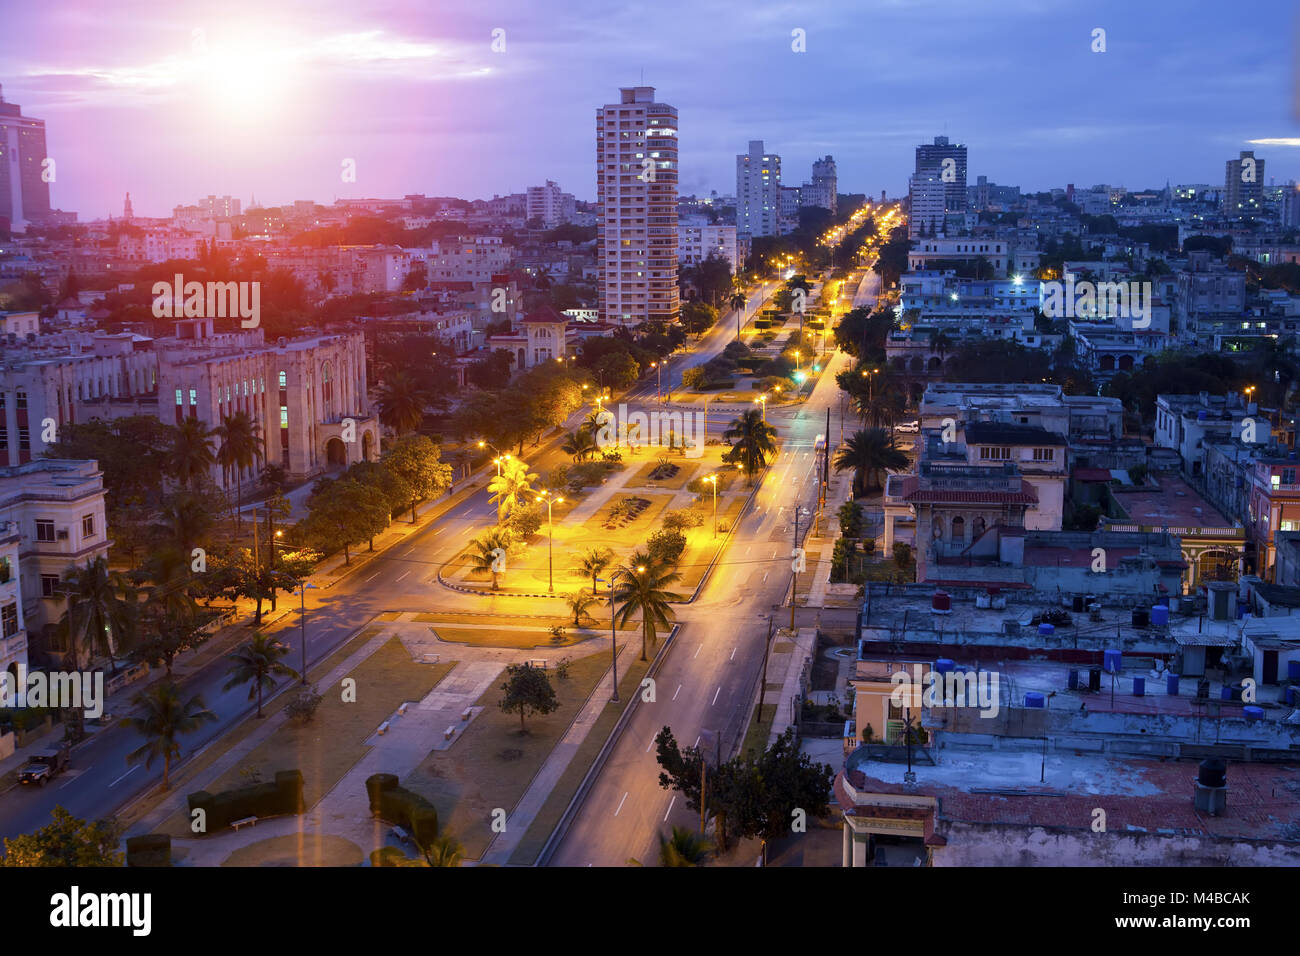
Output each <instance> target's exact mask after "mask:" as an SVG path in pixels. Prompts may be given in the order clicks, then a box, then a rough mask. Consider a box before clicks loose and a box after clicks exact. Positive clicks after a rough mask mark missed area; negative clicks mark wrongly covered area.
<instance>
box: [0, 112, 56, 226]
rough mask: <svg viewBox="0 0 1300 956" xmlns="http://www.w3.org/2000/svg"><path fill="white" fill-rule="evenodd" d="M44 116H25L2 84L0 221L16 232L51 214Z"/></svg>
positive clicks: (0, 115)
mask: <svg viewBox="0 0 1300 956" xmlns="http://www.w3.org/2000/svg"><path fill="white" fill-rule="evenodd" d="M48 156H49V154H48V153H47V152H46V148H45V120H42V119H35V118H33V117H31V116H23V114H22V109H21V108H20V107H19V105H18V104H17V103H6V102H5V98H4V93H3V88H0V221H8V223H9V225H10V227H11V228H12V229H13V231H14V232H25V231H26V229H27V224H28V223H31V222H41V221H43V220H45V219H48V218H49V216H50V179H52V178H53V177H51V176H49V173H48V170H47V159H48Z"/></svg>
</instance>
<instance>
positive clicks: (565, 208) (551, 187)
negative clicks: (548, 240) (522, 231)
mask: <svg viewBox="0 0 1300 956" xmlns="http://www.w3.org/2000/svg"><path fill="white" fill-rule="evenodd" d="M526 195H527V217H528V219H529V221H532V220H534V219H536V220H537V221H539V222H540V223H541V224H542V228H544V229H554V228H555V227H556V226H558V225H560V224H561V223H565V222H569V221H571V220H572V219H573V214H574V211H575V209H576V206H577V204H576V202H575V200H574V198H573V193H566V192H564V191H563V190H562V189H560V187H559V186H558V185H556V184H555V183H554V182H553V181H552V180H549V179H548V180H547V181H546V185H544V186H529V187H528V192H527V194H526Z"/></svg>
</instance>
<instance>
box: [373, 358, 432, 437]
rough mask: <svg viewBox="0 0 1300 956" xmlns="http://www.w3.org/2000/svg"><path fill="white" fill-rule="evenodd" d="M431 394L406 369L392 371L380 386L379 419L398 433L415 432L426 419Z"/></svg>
mask: <svg viewBox="0 0 1300 956" xmlns="http://www.w3.org/2000/svg"><path fill="white" fill-rule="evenodd" d="M428 404H429V396H428V395H427V394H426V393H425V391H424V390H423V389H422V388H421V387H420V386H419V385H418V384H417V383H416V381H415V379H414V378H412V377H411V376H410V375H409V374H408V373H407V372H406V371H404V370H400V369H399V370H397V371H393V372H390V373H389V374H388V375H387V376H386V377H385V378H384V381H383V382H382V383H380V386H379V398H378V405H379V420H380V421H381V422H382V423H383V424H385V425H387V426H388V427H389V428H391V429H392V430H393V431H395V432H396V433H397V434H398V435H402V434H405V433H406V432H413V431H415V430H416V429H417V428H419V427H420V423H421V422H422V421H424V409H425V406H427V405H428Z"/></svg>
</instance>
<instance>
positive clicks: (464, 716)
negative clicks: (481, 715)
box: [460, 707, 474, 720]
mask: <svg viewBox="0 0 1300 956" xmlns="http://www.w3.org/2000/svg"><path fill="white" fill-rule="evenodd" d="M473 716H474V708H473V707H466V708H465V709H464V710H462V711H461V712H460V719H461V720H469V719H470V718H471V717H473Z"/></svg>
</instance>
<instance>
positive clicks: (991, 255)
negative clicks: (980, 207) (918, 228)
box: [907, 237, 1008, 279]
mask: <svg viewBox="0 0 1300 956" xmlns="http://www.w3.org/2000/svg"><path fill="white" fill-rule="evenodd" d="M1007 251H1008V246H1007V243H1006V242H1005V241H1004V240H1001V239H987V238H958V239H945V238H943V237H939V238H932V239H920V240H918V241H917V243H916V244H915V245H914V246H913V247H912V248H911V249H910V250H909V251H908V253H907V268H908V270H909V271H915V270H918V269H928V268H931V266H930V263H932V262H937V261H942V260H947V261H957V262H969V263H975V262H978V261H979V260H980V259H986V260H988V262H989V264H990V265H992V267H993V276H994V278H998V279H1005V278H1006V277H1007V262H1008V257H1007Z"/></svg>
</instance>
